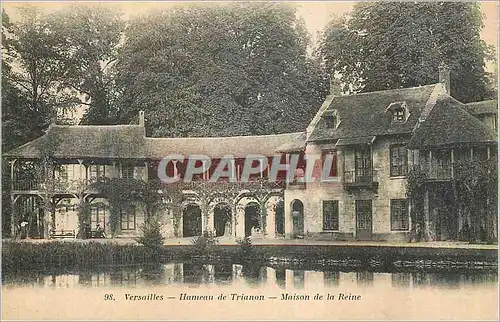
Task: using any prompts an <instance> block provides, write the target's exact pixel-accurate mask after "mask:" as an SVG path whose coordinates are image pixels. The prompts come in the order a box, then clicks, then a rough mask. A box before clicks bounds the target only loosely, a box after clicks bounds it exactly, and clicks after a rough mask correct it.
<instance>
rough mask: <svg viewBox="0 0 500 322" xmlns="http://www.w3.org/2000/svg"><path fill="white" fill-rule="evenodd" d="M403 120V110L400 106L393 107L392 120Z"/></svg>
mask: <svg viewBox="0 0 500 322" xmlns="http://www.w3.org/2000/svg"><path fill="white" fill-rule="evenodd" d="M404 120H405V110H404V109H403V108H401V107H398V108H396V109H394V112H393V113H392V121H393V122H404Z"/></svg>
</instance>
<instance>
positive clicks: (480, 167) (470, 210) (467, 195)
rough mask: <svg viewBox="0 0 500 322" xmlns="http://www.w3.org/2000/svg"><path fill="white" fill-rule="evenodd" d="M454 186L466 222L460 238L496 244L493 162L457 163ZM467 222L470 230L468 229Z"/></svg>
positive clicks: (496, 185)
mask: <svg viewBox="0 0 500 322" xmlns="http://www.w3.org/2000/svg"><path fill="white" fill-rule="evenodd" d="M454 168H455V175H454V184H455V189H456V195H457V199H458V201H459V203H461V204H462V205H463V208H464V209H463V210H464V214H465V216H466V218H467V220H466V222H465V223H466V228H467V229H464V231H462V232H461V234H460V235H461V237H462V238H464V239H468V240H469V241H472V242H475V241H487V242H493V241H495V240H496V230H495V227H496V225H495V223H496V222H497V218H498V208H497V198H498V177H497V176H498V172H497V171H498V170H497V168H498V167H497V162H496V160H487V161H477V160H475V161H461V162H457V163H456V164H455V167H454ZM468 222H470V223H471V227H468V224H467V223H468ZM465 230H466V231H465Z"/></svg>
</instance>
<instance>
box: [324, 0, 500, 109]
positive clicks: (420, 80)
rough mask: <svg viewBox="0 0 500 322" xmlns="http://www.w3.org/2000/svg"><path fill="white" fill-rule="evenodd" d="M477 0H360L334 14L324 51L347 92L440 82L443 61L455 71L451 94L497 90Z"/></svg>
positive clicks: (483, 94)
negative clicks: (490, 85) (490, 82)
mask: <svg viewBox="0 0 500 322" xmlns="http://www.w3.org/2000/svg"><path fill="white" fill-rule="evenodd" d="M482 27H483V23H482V14H481V9H480V5H479V4H478V3H472V2H470V3H466V2H460V3H459V2H419V3H414V2H362V3H361V2H360V3H358V4H356V5H355V6H354V9H353V11H352V14H351V15H350V16H349V17H347V16H344V17H341V18H338V17H337V18H335V19H333V20H332V21H331V22H330V23H329V24H328V26H327V27H326V29H325V30H324V32H323V35H322V40H321V44H320V46H319V53H320V54H321V55H322V56H323V58H324V59H325V65H326V66H327V69H328V70H329V71H330V72H331V73H338V74H340V75H341V81H342V83H343V90H344V91H345V92H352V91H362V92H371V91H376V90H384V89H391V88H399V87H412V86H419V85H425V84H431V83H437V82H438V66H439V65H440V64H441V63H444V64H447V65H448V66H449V67H450V70H451V94H452V95H453V96H454V97H455V98H457V99H458V100H460V101H462V102H471V101H480V100H483V99H486V98H489V97H491V96H492V95H494V94H493V93H492V92H491V90H490V89H488V78H487V76H488V75H487V73H485V70H484V64H485V60H487V59H489V58H490V57H491V56H492V50H491V48H488V47H487V46H486V44H485V43H484V41H483V40H481V37H480V32H481V29H482Z"/></svg>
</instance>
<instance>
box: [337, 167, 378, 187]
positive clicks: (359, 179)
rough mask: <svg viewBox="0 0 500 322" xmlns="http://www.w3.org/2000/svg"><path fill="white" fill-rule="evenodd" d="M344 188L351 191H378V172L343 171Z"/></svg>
mask: <svg viewBox="0 0 500 322" xmlns="http://www.w3.org/2000/svg"><path fill="white" fill-rule="evenodd" d="M343 183H344V188H345V189H346V190H351V189H360V188H365V189H374V190H376V189H378V171H377V170H373V169H363V171H355V170H351V171H344V176H343Z"/></svg>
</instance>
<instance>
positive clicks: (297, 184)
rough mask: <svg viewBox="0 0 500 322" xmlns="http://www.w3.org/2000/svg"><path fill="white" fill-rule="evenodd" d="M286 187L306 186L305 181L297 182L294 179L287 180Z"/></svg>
mask: <svg viewBox="0 0 500 322" xmlns="http://www.w3.org/2000/svg"><path fill="white" fill-rule="evenodd" d="M286 188H287V189H291V190H303V189H305V188H306V183H305V182H298V181H296V180H295V181H292V182H288V183H287V184H286Z"/></svg>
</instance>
